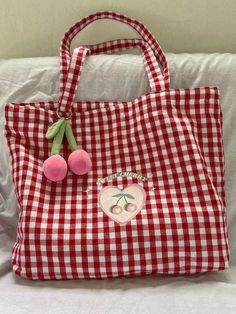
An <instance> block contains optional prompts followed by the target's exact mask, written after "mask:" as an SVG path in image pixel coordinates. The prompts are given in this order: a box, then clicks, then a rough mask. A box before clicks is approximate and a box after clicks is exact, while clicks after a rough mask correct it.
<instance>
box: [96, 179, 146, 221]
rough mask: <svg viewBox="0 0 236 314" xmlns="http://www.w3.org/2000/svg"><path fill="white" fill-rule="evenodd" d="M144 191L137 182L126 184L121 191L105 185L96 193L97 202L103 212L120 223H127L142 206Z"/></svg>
mask: <svg viewBox="0 0 236 314" xmlns="http://www.w3.org/2000/svg"><path fill="white" fill-rule="evenodd" d="M145 200H146V192H145V191H144V189H143V188H142V187H141V186H140V185H139V184H131V185H128V186H127V187H126V188H125V189H123V190H122V191H121V190H120V189H118V188H117V187H115V186H107V187H105V188H104V189H102V190H101V191H100V193H99V195H98V202H99V205H100V207H101V208H102V210H103V211H104V213H105V214H106V215H107V216H109V217H110V218H111V219H113V220H114V221H116V222H118V223H119V224H121V225H125V224H127V223H128V222H129V221H130V220H131V219H133V218H134V217H135V216H136V215H137V214H138V213H139V212H140V210H141V209H142V208H143V205H144V203H145Z"/></svg>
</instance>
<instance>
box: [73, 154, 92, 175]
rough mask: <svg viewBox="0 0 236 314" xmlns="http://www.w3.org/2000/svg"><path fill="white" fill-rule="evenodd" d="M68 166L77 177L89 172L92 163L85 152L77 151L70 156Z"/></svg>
mask: <svg viewBox="0 0 236 314" xmlns="http://www.w3.org/2000/svg"><path fill="white" fill-rule="evenodd" d="M68 165H69V167H70V169H71V171H72V172H74V173H75V174H77V175H83V174H86V173H87V172H89V170H90V169H91V167H92V162H91V159H90V157H89V155H88V153H87V152H86V151H85V150H83V149H77V150H75V151H73V153H71V154H70V156H69V158H68Z"/></svg>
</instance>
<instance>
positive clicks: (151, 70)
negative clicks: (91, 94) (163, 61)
mask: <svg viewBox="0 0 236 314" xmlns="http://www.w3.org/2000/svg"><path fill="white" fill-rule="evenodd" d="M131 47H140V48H141V49H142V57H143V63H144V67H145V69H146V72H147V76H148V79H149V85H150V91H151V92H155V91H157V90H160V89H164V87H165V85H164V79H163V75H162V72H161V70H160V67H159V64H158V62H157V60H156V58H155V55H154V52H153V51H152V50H151V48H150V47H149V45H148V44H147V43H146V42H145V41H143V40H142V39H118V40H114V41H108V42H104V43H100V44H96V45H86V46H84V47H78V48H76V49H74V51H73V53H72V55H71V58H70V63H69V67H68V70H67V77H66V81H65V85H64V86H63V89H62V94H61V96H60V98H59V107H58V111H59V112H60V113H63V112H67V113H68V112H70V110H71V106H72V103H73V101H74V98H75V94H76V90H77V87H78V83H79V78H80V75H81V71H82V67H83V63H84V61H85V56H86V55H87V54H99V53H110V52H113V51H118V50H124V49H127V48H131Z"/></svg>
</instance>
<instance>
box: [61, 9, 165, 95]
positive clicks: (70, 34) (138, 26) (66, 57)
mask: <svg viewBox="0 0 236 314" xmlns="http://www.w3.org/2000/svg"><path fill="white" fill-rule="evenodd" d="M99 19H111V20H116V21H119V22H122V23H124V24H127V25H129V26H131V27H132V28H133V29H134V30H135V31H137V33H138V34H139V35H140V36H141V38H142V39H143V40H144V41H146V42H147V44H148V45H149V46H150V47H151V49H152V50H153V51H154V54H155V56H156V58H157V60H158V61H159V63H160V65H161V66H162V69H163V70H162V73H163V77H164V84H165V88H166V89H169V87H170V79H169V69H168V63H167V60H166V57H165V55H164V53H163V51H162V49H161V47H160V45H159V44H158V42H157V40H156V39H155V37H154V36H153V35H152V34H151V33H150V31H149V30H148V29H147V28H146V27H145V26H144V25H143V24H142V23H140V22H138V21H136V20H134V19H131V18H129V17H127V16H125V15H122V14H119V13H116V12H111V11H102V12H96V13H93V14H91V15H89V16H87V17H85V18H83V19H82V20H80V21H78V22H77V23H75V24H74V25H73V26H72V27H71V28H70V29H69V30H68V31H67V32H66V33H65V35H64V36H63V39H62V42H61V47H60V60H61V79H60V91H61V94H62V92H63V88H64V86H65V83H66V78H67V71H68V65H69V64H70V45H71V41H72V39H73V38H74V37H75V35H77V34H78V33H79V32H80V31H81V30H82V29H84V28H85V27H86V26H87V25H89V24H90V23H92V22H94V21H96V20H99Z"/></svg>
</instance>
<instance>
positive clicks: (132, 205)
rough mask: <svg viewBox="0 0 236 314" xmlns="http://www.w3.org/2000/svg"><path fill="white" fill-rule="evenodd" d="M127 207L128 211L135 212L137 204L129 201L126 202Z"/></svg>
mask: <svg viewBox="0 0 236 314" xmlns="http://www.w3.org/2000/svg"><path fill="white" fill-rule="evenodd" d="M125 209H126V210H127V211H128V212H130V213H133V212H135V211H136V209H137V205H135V204H134V203H128V204H126V206H125Z"/></svg>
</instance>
